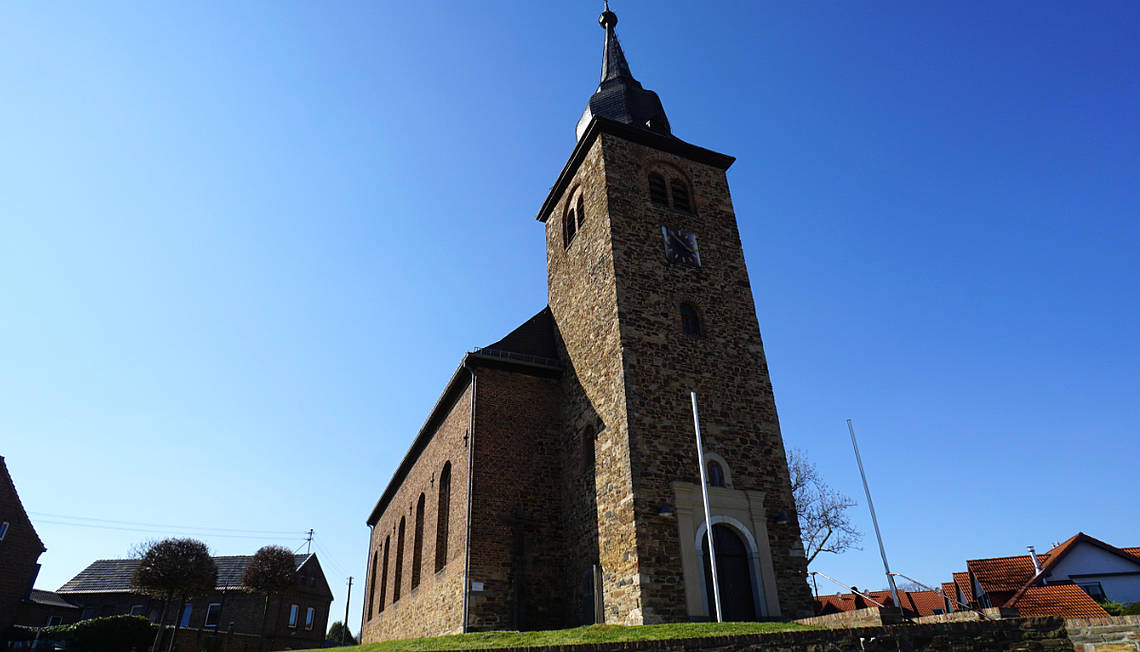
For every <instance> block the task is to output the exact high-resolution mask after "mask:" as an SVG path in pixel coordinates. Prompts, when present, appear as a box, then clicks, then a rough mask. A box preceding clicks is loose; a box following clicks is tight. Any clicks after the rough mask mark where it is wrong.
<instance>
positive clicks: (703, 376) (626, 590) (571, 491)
mask: <svg viewBox="0 0 1140 652" xmlns="http://www.w3.org/2000/svg"><path fill="white" fill-rule="evenodd" d="M600 23H601V25H602V27H603V28H604V30H605V45H604V50H603V56H602V74H601V82H600V84H599V86H598V88H597V91H596V92H595V93H594V94H593V96H592V97H590V99H589V102H588V104H587V106H586V109H585V111H584V112H583V114H582V117H581V119H580V120H579V122H578V125H577V130H576V132H577V133H576V135H577V145H576V147H575V148H574V151H573V153H572V154H571V155H570V159H569V161H568V162H567V163H566V165H565V167H564V168H563V170H562V172H561V174H560V175H559V176H558V179H557V181H556V182H555V184H554V187H553V188H552V190H551V192H550V194H549V196H548V197H547V198H546V201H545V202H544V203H543V205H542V208H541V210H540V211H539V213H538V216H537V219H538V220H539V221H541V222H543V223H544V224H545V227H546V250H547V275H548V281H549V290H548V294H549V297H548V299H549V307H550V314H551V315H552V317H553V320H554V324H555V328H556V331H557V334H558V338H559V342H560V344H559V346H560V349H561V351H560V355H561V357H562V358H563V360H564V362H565V371H564V373H563V374H562V379H561V381H560V382H561V384H562V392H563V395H564V397H563V401H562V405H563V407H562V414H561V415H560V418H561V421H562V423H563V430H564V442H563V448H564V453H565V456H566V458H567V459H566V460H565V463H566V465H567V470H568V472H567V473H565V474H564V476H565V477H564V480H563V484H564V485H565V486H564V487H563V489H564V492H565V494H564V495H565V499H564V501H565V502H564V512H563V518H564V520H563V523H562V527H563V528H564V529H565V539H566V541H565V543H566V546H567V548H568V551H567V559H571V560H578V561H577V562H571V565H573V566H575V567H573V568H568V569H566V572H567V574H568V583H569V585H570V586H569V587H568V588H570V589H571V590H570V593H571V594H573V595H575V596H576V597H575V598H574V600H575V604H574V605H572V606H571V607H570V609H571V610H572V611H573V610H577V612H578V615H577V618H576V619H577V620H579V621H586V622H593V621H595V620H598V621H604V622H609V623H628V624H641V623H647V624H648V623H656V622H674V621H684V620H690V619H694V618H696V619H700V618H707V617H709V616H710V615H711V614H713V613H714V612H713V609H712V599H711V588H710V586H709V585H710V584H711V579H710V578H711V574H710V571H709V570H708V566H709V564H708V563H707V562H708V559H707V555H708V553H707V549H708V546H707V542H706V539H705V525H704V514H703V508H702V506H701V491H700V484H699V483H700V475H699V465H698V462H697V451H696V443H695V438H694V433H693V413H692V406H691V403H690V392H691V391H695V392H696V394H697V398H698V401H699V405H700V419H701V430H702V435H703V438H704V449H705V458H706V464H707V467H708V472H709V481H710V485H713V486H712V487H711V488H710V502H711V507H712V513H713V515H714V525H713V534H714V539H713V541H714V544H715V547H716V551H717V560H718V566H719V569H720V572H719V576H720V586H721V594H722V603H723V604H724V616H725V619H726V620H752V619H755V618H758V617H777V616H779V617H782V618H792V617H798V616H803V615H810V612H811V606H810V603H811V595H810V593H809V591H808V587H807V584H806V582H805V572H806V567H805V563H804V558H803V549H802V546H801V543H800V532H799V525H798V522H797V520H796V515H795V510H794V508H793V502H792V495H791V488H790V483H789V478H788V468H787V464H786V461H785V459H786V458H785V453H784V445H783V441H782V439H781V435H780V427H779V421H778V419H777V416H776V406H775V401H774V398H773V394H772V385H771V382H770V380H769V376H768V368H767V362H766V360H765V356H764V347H763V343H762V341H761V337H760V328H759V324H758V321H757V318H756V307H755V305H754V302H753V298H752V290H751V285H750V282H749V278H748V272H747V270H746V269H745V264H744V252H743V250H742V248H741V243H740V235H739V231H738V228H737V222H736V215H735V213H734V212H733V208H732V200H731V197H730V195H729V190H728V182H727V178H726V174H725V173H726V170H727V169H728V167H729V166H730V165H731V164H732V163H733V161H734V159H733V158H732V157H730V156H726V155H724V154H719V153H717V152H713V151H710V150H707V149H703V148H701V147H697V146H695V145H691V144H689V143H686V142H684V141H682V140H680V139H679V138H677V137H676V136H674V135H673V134H672V129H671V127H670V124H669V121H668V119H667V118H666V115H665V111H664V108H663V106H662V104H661V101H660V99H659V98H658V96H657V94H656V93H654V92H652V91H650V90H646V89H645V88H643V87H642V85H641V84H640V83H639V82H638V81H637V80H636V79H635V78H634V76H633V74H632V73H631V71H630V67H629V64H628V63H627V61H626V58H625V55H624V53H623V52H622V48H621V45H620V43H619V42H618V39H617V34H616V32H615V26H616V25H617V16H615V15H614V14H613V13H612V12H611V11H609V8H608V6H607V8H606V11H605V12H604V13H603V14H602V16H601V18H600Z"/></svg>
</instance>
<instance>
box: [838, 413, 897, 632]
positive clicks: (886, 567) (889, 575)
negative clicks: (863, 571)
mask: <svg viewBox="0 0 1140 652" xmlns="http://www.w3.org/2000/svg"><path fill="white" fill-rule="evenodd" d="M847 430H849V431H850V432H851V446H852V448H854V449H855V461H856V462H858V463H859V475H860V476H861V477H862V478H863V491H864V492H866V494H867V507H869V508H870V509H871V523H872V524H874V526H875V538H876V539H878V540H879V554H880V555H882V557H883V570H885V571H886V572H887V582H888V583H889V584H890V585H891V595H893V596H894V598H895V606H896V607H898V608H899V609H902V603H901V602H899V590H898V589H897V588H896V587H895V575H894V573H892V572H891V567H890V565H889V564H888V563H887V550H886V548H884V547H883V535H882V534H880V533H879V519H878V517H876V516H875V503H873V502H871V487H870V486H869V485H868V484H867V474H866V473H865V472H864V471H863V458H862V457H860V456H859V444H857V443H856V442H855V426H853V425H851V419H848V420H847Z"/></svg>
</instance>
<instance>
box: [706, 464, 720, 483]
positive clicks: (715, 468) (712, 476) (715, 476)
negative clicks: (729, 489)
mask: <svg viewBox="0 0 1140 652" xmlns="http://www.w3.org/2000/svg"><path fill="white" fill-rule="evenodd" d="M707 466H708V476H709V486H710V487H723V486H724V469H722V468H721V467H720V462H717V461H716V460H711V461H710V462H709V463H708V465H707Z"/></svg>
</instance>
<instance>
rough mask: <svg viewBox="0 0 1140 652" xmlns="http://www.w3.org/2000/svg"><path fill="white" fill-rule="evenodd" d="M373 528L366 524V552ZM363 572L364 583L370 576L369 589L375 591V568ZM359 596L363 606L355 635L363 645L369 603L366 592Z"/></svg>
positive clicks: (370, 558)
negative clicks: (358, 627)
mask: <svg viewBox="0 0 1140 652" xmlns="http://www.w3.org/2000/svg"><path fill="white" fill-rule="evenodd" d="M375 529H376V526H375V525H369V526H368V552H372V534H373V531H374V530H375ZM368 565H369V566H372V565H373V563H372V555H368ZM369 571H371V572H369ZM365 573H366V574H365V576H364V582H365V584H368V580H369V578H370V577H371V579H372V583H371V589H372V591H375V590H376V569H375V568H366V569H365ZM372 591H369V593H372ZM360 597H361V601H362V602H363V603H364V608H363V609H361V610H360V629H358V630H356V631H358V632H360V633H359V634H357V636H358V637H359V638H358V639H357V640H358V641H360V644H361V645H363V644H364V619H365V618H366V617H367V616H368V607H369V605H368V597H367V595H366V594H364V593H361V594H360ZM344 626H345V627H348V623H345V624H344ZM351 633H352V632H351V631H350V632H349V634H351Z"/></svg>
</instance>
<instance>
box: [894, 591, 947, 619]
mask: <svg viewBox="0 0 1140 652" xmlns="http://www.w3.org/2000/svg"><path fill="white" fill-rule="evenodd" d="M899 593H900V594H901V593H902V591H899ZM906 593H907V596H908V597H910V602H911V604H912V605H913V606H914V611H915V613H917V614H918V615H920V616H933V615H934V610H935V609H941V610H943V611H945V610H946V602H945V601H944V600H943V599H942V596H941V595H938V593H936V592H935V591H907V592H906ZM899 599H900V600H901V599H902V596H901V595H900V596H899Z"/></svg>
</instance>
